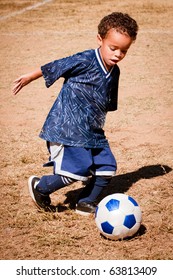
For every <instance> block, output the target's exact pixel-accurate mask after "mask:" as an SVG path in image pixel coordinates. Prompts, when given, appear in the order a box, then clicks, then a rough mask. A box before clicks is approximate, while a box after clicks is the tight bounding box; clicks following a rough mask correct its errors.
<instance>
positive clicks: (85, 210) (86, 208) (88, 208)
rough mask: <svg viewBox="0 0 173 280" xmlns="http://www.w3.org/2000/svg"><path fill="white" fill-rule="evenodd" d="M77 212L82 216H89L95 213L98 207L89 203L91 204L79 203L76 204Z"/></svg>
mask: <svg viewBox="0 0 173 280" xmlns="http://www.w3.org/2000/svg"><path fill="white" fill-rule="evenodd" d="M75 211H76V213H78V214H80V215H83V216H89V215H91V214H94V213H95V211H96V205H95V204H94V203H89V202H78V203H77V204H76V210H75Z"/></svg>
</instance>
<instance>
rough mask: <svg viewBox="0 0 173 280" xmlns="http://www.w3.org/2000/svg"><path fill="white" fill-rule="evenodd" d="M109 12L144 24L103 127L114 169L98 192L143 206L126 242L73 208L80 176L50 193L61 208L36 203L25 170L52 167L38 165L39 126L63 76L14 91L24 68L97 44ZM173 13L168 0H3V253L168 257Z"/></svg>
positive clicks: (42, 150)
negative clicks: (108, 235) (113, 108)
mask: <svg viewBox="0 0 173 280" xmlns="http://www.w3.org/2000/svg"><path fill="white" fill-rule="evenodd" d="M38 2H39V3H42V4H41V5H40V6H36V4H38ZM43 2H45V3H44V4H43ZM30 7H31V9H30ZM113 11H122V12H127V13H129V14H130V15H131V16H133V17H134V18H135V19H136V20H137V22H138V24H139V26H140V32H139V35H138V38H137V41H136V43H135V44H134V45H133V46H132V47H131V49H130V51H129V53H128V54H127V57H126V58H125V59H124V60H123V61H122V62H121V63H120V64H119V66H120V68H121V79H120V88H119V110H118V111H116V112H112V113H109V114H108V116H107V122H106V126H105V130H106V134H107V137H108V138H109V141H110V145H111V148H112V151H113V153H114V155H115V157H116V159H117V162H118V171H117V176H115V177H114V178H113V180H112V182H111V185H110V186H109V188H107V189H105V191H104V193H103V194H102V197H103V196H105V195H107V194H110V193H113V192H122V193H126V194H129V195H131V196H133V197H134V198H135V199H136V200H137V201H138V202H139V204H140V206H141V209H142V213H143V222H142V225H141V228H140V230H139V232H138V234H137V235H136V236H135V237H133V238H131V239H129V240H123V241H110V240H106V239H104V238H102V237H101V236H100V234H99V232H98V230H97V228H96V226H95V222H94V219H93V218H84V217H81V216H79V215H77V214H75V212H74V204H75V198H76V195H77V194H78V193H79V191H80V190H81V187H82V185H81V183H80V182H78V183H76V184H73V185H72V186H70V187H66V188H64V189H63V190H61V191H59V192H56V193H55V194H53V195H52V201H53V203H54V204H58V203H59V204H60V205H61V207H60V209H59V212H56V213H45V212H43V211H39V210H38V209H36V208H35V206H34V205H33V203H32V201H31V198H30V196H29V194H28V190H27V179H28V177H29V176H30V175H33V174H37V175H42V174H44V173H47V174H48V173H50V172H51V171H52V170H51V169H50V170H49V169H44V168H43V167H42V163H44V162H45V161H47V157H48V154H47V150H46V147H45V143H44V141H42V140H41V139H39V137H38V134H39V131H40V129H41V127H42V124H43V122H44V120H45V117H46V115H47V113H48V111H49V109H50V107H51V106H52V103H53V101H54V100H55V98H56V95H57V94H58V92H59V89H60V87H61V85H62V81H61V80H60V81H58V82H57V83H55V85H53V86H52V87H51V88H50V89H46V87H45V85H44V81H43V79H39V80H38V81H36V82H34V83H32V84H30V85H29V86H28V87H26V88H24V89H23V90H22V92H21V93H20V94H19V95H17V96H16V97H14V96H12V94H11V88H12V84H13V81H14V80H15V79H16V78H17V77H18V76H20V75H21V74H24V73H25V72H29V71H32V70H33V69H35V68H36V67H38V66H40V65H43V64H45V63H47V62H49V61H52V60H54V59H57V58H60V57H64V56H66V55H70V54H73V53H76V52H78V51H81V50H85V49H88V48H96V47H97V44H96V34H97V25H98V22H99V21H100V19H101V18H102V17H103V16H104V15H106V14H108V13H110V12H113ZM172 13H173V4H172V1H171V0H165V1H161V0H158V1H156V0H155V1H149V0H147V1H144V0H141V1H137V0H135V1H133V3H132V1H130V0H124V1H115V0H113V1H109V0H104V1H102V0H96V1H91V0H83V1H82V0H74V1H70V0H67V1H61V0H57V1H36V0H33V1H25V0H23V1H20V0H16V1H9V0H5V1H0V23H1V24H0V35H1V41H0V46H1V69H0V71H1V72H0V79H1V82H0V96H1V104H0V113H1V124H0V129H1V139H0V141H1V163H0V164H1V174H0V184H1V203H0V209H1V215H0V243H1V247H0V258H1V259H8V260H9V259H12V260H17V259H42V260H43V259H64V260H68V259H74V260H75V259H77V260H80V259H126V260H128V259H132V260H134V259H140V260H141V259H146V260H148V259H173V203H172V197H173V172H172V168H173V99H172V97H173V94H172V93H173V92H172V81H173V78H172V77H173V60H172V49H173V29H172V26H173V18H172ZM100 199H101V197H100Z"/></svg>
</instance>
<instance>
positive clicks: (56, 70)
mask: <svg viewBox="0 0 173 280" xmlns="http://www.w3.org/2000/svg"><path fill="white" fill-rule="evenodd" d="M87 64H88V61H87V60H86V59H85V57H84V56H83V55H82V53H78V54H75V55H73V56H69V57H66V58H62V59H59V60H54V61H53V62H50V63H47V64H45V65H44V66H41V71H42V74H43V77H44V79H45V84H46V87H50V86H51V85H52V84H53V83H54V82H55V81H56V80H58V79H59V78H60V77H64V78H68V77H70V76H73V75H77V74H78V73H79V72H80V71H82V70H83V69H84V68H85V67H86V66H87Z"/></svg>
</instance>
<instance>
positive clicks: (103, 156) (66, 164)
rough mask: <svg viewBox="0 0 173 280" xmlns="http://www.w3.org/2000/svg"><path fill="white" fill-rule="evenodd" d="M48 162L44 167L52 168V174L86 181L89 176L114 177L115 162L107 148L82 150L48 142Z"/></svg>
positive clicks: (81, 148)
mask: <svg viewBox="0 0 173 280" xmlns="http://www.w3.org/2000/svg"><path fill="white" fill-rule="evenodd" d="M48 149H49V152H50V161H49V162H48V163H47V164H45V165H44V166H50V165H53V166H54V174H59V175H63V176H67V177H70V178H73V179H75V180H80V181H86V180H87V179H88V177H89V176H91V175H96V176H114V175H115V172H116V168H117V167H116V160H115V158H114V156H113V154H112V152H111V150H110V148H109V147H105V148H83V147H71V146H66V145H62V144H58V143H53V142H48Z"/></svg>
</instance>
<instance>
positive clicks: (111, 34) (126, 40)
mask: <svg viewBox="0 0 173 280" xmlns="http://www.w3.org/2000/svg"><path fill="white" fill-rule="evenodd" d="M97 40H98V44H99V46H100V55H101V57H102V60H103V63H104V65H105V66H106V68H107V69H108V70H109V69H110V68H111V67H112V66H114V65H115V64H117V63H118V62H119V61H121V60H122V59H123V58H124V57H125V55H126V53H127V51H128V49H129V47H130V45H131V44H132V42H133V40H132V38H130V37H129V36H128V35H127V34H122V33H120V32H117V31H116V30H115V29H113V28H112V29H110V30H109V31H108V33H107V35H106V37H105V38H101V37H100V35H99V34H98V35H97Z"/></svg>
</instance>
